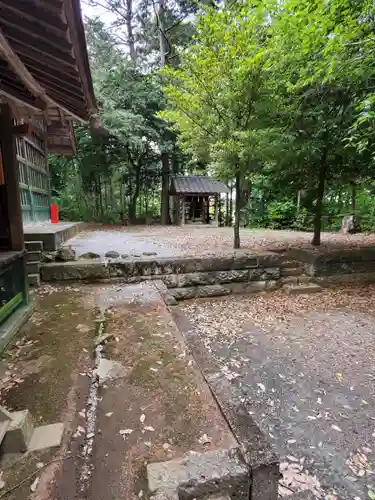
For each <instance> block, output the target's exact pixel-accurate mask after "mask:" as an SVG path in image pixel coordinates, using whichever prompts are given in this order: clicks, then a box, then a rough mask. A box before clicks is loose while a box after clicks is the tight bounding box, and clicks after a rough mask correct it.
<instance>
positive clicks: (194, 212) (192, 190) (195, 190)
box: [169, 175, 229, 226]
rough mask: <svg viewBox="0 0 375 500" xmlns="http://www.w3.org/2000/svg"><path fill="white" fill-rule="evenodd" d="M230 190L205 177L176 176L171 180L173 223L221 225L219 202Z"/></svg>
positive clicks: (222, 184)
mask: <svg viewBox="0 0 375 500" xmlns="http://www.w3.org/2000/svg"><path fill="white" fill-rule="evenodd" d="M228 192H229V188H228V186H226V185H225V184H224V183H223V182H221V181H218V180H217V179H213V178H212V177H207V176H204V175H186V176H176V177H172V179H171V186H170V191H169V194H170V196H172V203H171V206H172V221H173V223H174V224H177V225H184V224H212V225H216V226H218V225H219V200H220V195H221V194H222V193H228Z"/></svg>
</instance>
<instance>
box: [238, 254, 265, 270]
mask: <svg viewBox="0 0 375 500" xmlns="http://www.w3.org/2000/svg"><path fill="white" fill-rule="evenodd" d="M258 266H259V259H258V255H254V254H250V255H249V254H244V255H241V254H235V255H234V257H233V264H232V269H256V268H257V267H258Z"/></svg>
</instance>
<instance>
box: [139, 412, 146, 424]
mask: <svg viewBox="0 0 375 500" xmlns="http://www.w3.org/2000/svg"><path fill="white" fill-rule="evenodd" d="M145 420H146V415H145V414H144V413H142V415H141V416H140V417H139V421H140V422H141V424H143V422H144V421H145Z"/></svg>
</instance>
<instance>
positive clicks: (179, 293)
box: [170, 286, 197, 300]
mask: <svg viewBox="0 0 375 500" xmlns="http://www.w3.org/2000/svg"><path fill="white" fill-rule="evenodd" d="M196 293H197V291H196V287H194V286H189V287H185V288H171V289H170V294H171V295H172V297H174V298H175V299H176V300H187V299H194V298H195V296H196Z"/></svg>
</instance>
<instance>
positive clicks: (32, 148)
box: [16, 134, 50, 223]
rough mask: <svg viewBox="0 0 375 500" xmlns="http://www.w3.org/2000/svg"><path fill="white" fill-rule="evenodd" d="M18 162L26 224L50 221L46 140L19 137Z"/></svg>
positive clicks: (17, 143) (23, 213)
mask: <svg viewBox="0 0 375 500" xmlns="http://www.w3.org/2000/svg"><path fill="white" fill-rule="evenodd" d="M16 148H17V162H18V174H19V183H20V193H21V206H22V216H23V221H24V223H28V222H41V221H45V220H49V205H50V191H49V173H48V164H47V155H46V149H45V145H44V140H43V139H42V138H41V137H40V136H38V135H36V134H33V135H32V136H31V137H17V139H16Z"/></svg>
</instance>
